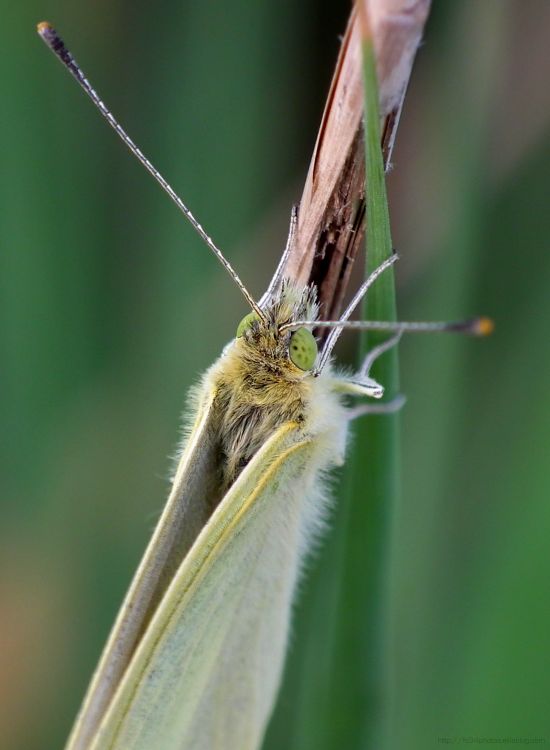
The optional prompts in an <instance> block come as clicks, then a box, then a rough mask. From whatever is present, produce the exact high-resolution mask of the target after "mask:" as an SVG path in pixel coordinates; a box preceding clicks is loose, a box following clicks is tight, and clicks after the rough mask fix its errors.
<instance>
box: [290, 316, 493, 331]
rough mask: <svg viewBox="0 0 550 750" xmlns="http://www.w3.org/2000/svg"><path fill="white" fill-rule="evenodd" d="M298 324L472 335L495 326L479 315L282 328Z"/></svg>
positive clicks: (323, 322) (321, 322)
mask: <svg viewBox="0 0 550 750" xmlns="http://www.w3.org/2000/svg"><path fill="white" fill-rule="evenodd" d="M296 326H315V327H316V328H336V329H343V328H353V329H355V330H356V331H383V332H387V333H466V334H470V335H471V336H489V335H490V334H491V333H492V332H493V330H494V327H495V324H494V323H493V321H492V320H491V318H486V317H479V318H470V319H469V320H457V321H448V320H441V321H433V322H432V321H428V322H424V321H385V320H294V321H292V323H286V324H285V325H284V326H281V330H283V329H286V328H295V327H296Z"/></svg>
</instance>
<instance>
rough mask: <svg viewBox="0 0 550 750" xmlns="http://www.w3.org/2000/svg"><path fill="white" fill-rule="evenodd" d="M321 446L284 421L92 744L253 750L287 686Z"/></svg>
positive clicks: (215, 523) (165, 610) (219, 520)
mask: <svg viewBox="0 0 550 750" xmlns="http://www.w3.org/2000/svg"><path fill="white" fill-rule="evenodd" d="M314 453H315V443H314V442H313V441H312V440H304V439H303V435H302V433H300V431H299V430H298V428H297V426H296V425H295V424H294V423H288V424H286V425H284V426H283V427H281V428H279V429H278V430H277V431H276V432H275V434H274V435H272V436H271V438H269V439H268V440H267V441H266V443H265V444H264V446H263V447H262V448H261V450H260V451H259V452H258V453H257V454H256V456H255V457H254V458H253V459H252V461H251V462H250V463H249V464H248V466H247V467H246V468H245V469H244V471H243V472H242V473H241V475H240V476H239V478H238V479H237V481H236V482H235V483H234V485H233V486H232V487H231V489H230V490H229V491H228V493H227V494H226V495H225V497H224V498H223V500H222V502H221V503H220V504H219V506H218V507H217V509H216V510H215V512H214V513H213V515H212V516H211V518H210V520H209V521H208V523H207V525H206V526H205V528H204V529H203V530H202V532H201V533H200V535H199V536H198V538H197V540H196V542H195V544H194V545H193V547H192V549H191V551H190V553H189V554H188V555H187V557H186V559H185V560H184V561H183V563H182V564H181V565H180V567H179V569H178V571H177V573H176V575H175V577H174V579H173V581H172V583H171V584H170V586H169V588H168V590H167V592H166V594H165V596H164V598H163V600H162V601H161V603H160V605H159V607H158V610H157V612H156V613H155V615H154V617H153V619H152V621H151V623H150V625H149V627H148V629H147V631H146V633H145V634H144V636H143V638H142V639H141V642H140V644H139V647H138V648H137V650H136V653H135V654H134V656H133V658H132V661H131V663H130V665H129V668H128V670H127V672H126V674H125V675H124V678H123V680H122V682H121V685H120V687H119V689H118V691H117V693H116V695H115V696H114V699H113V701H112V703H111V705H110V708H109V710H108V712H107V714H106V716H105V719H104V721H103V722H102V724H101V727H100V729H99V732H98V734H97V736H96V737H95V741H94V742H93V744H92V747H93V749H94V750H105V749H106V748H112V749H113V750H115V749H116V750H123V749H124V750H150V749H151V748H153V747H154V748H158V749H162V750H168V749H170V750H171V749H172V748H174V750H175V749H176V748H177V749H178V750H184V749H189V750H191V749H192V750H211V749H212V748H223V749H224V750H225V749H227V750H235V748H239V750H244V749H245V748H256V747H257V746H258V745H259V743H260V742H261V738H262V736H263V732H264V729H265V725H266V722H267V720H268V718H269V714H270V712H271V708H272V705H273V703H274V700H275V695H276V691H277V688H278V684H279V680H280V675H281V669H282V664H283V659H284V650H285V644H286V640H287V633H288V620H289V615H290V608H291V599H292V592H293V589H294V584H295V580H296V575H297V571H298V568H299V560H298V557H299V550H300V547H301V543H300V538H299V537H300V521H301V517H302V516H303V512H304V507H303V506H304V502H305V496H306V495H307V493H311V492H312V491H315V478H316V471H315V470H314V467H315V463H316V462H315V461H314V460H313V461H312V456H313V454H314Z"/></svg>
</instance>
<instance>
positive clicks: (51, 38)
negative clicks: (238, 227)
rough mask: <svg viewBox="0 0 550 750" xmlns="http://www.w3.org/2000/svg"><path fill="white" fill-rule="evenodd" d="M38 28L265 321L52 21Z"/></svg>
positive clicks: (234, 273)
mask: <svg viewBox="0 0 550 750" xmlns="http://www.w3.org/2000/svg"><path fill="white" fill-rule="evenodd" d="M37 31H38V34H39V35H40V36H41V37H42V39H43V40H44V42H45V43H46V44H47V46H48V47H49V48H50V49H51V51H52V52H53V53H54V55H55V56H56V57H57V58H58V59H59V60H60V61H61V62H62V63H63V65H64V66H65V67H66V68H67V70H68V71H69V72H70V73H71V75H72V76H73V78H74V79H75V80H76V82H77V83H78V84H79V86H80V87H81V88H82V89H83V90H84V91H85V92H86V94H87V95H88V96H89V97H90V99H91V100H92V102H93V103H94V104H95V106H96V107H97V109H98V110H99V111H100V113H101V114H102V115H103V117H104V118H105V119H106V120H107V122H108V123H109V125H110V126H111V127H112V128H113V130H114V131H115V133H116V134H117V135H118V137H119V138H120V139H121V140H122V141H123V142H124V144H125V145H126V146H127V147H128V149H129V150H130V151H131V153H132V154H133V155H134V156H135V157H136V159H137V160H138V161H139V162H140V163H141V164H143V166H144V167H145V169H146V170H147V171H148V172H149V174H151V175H152V176H153V177H154V178H155V180H156V181H157V182H158V184H159V185H160V186H161V188H162V189H163V190H164V192H165V193H167V194H168V195H169V196H170V198H171V199H172V201H173V202H174V203H175V204H176V206H177V207H178V208H179V210H180V211H181V213H182V214H183V215H184V216H185V218H186V219H187V221H188V222H189V223H190V224H191V226H192V227H193V228H194V230H195V231H196V232H197V234H198V235H199V236H200V237H201V239H202V240H203V241H204V242H205V243H206V244H207V245H208V247H209V248H210V250H211V251H212V252H213V253H214V255H215V256H216V258H217V259H218V260H219V261H220V263H221V264H222V266H223V267H224V268H225V270H226V271H227V273H228V274H229V275H230V276H231V278H232V279H233V281H234V282H235V284H236V285H237V286H238V287H239V289H240V290H241V292H242V294H243V296H244V297H245V299H246V301H247V302H248V304H249V305H250V307H251V308H252V309H253V310H254V312H255V313H256V315H258V317H259V318H260V319H261V320H265V315H264V313H263V311H262V309H261V308H260V306H259V305H258V304H257V302H256V301H255V300H254V298H253V297H252V295H251V294H250V292H249V291H248V290H247V288H246V287H245V285H244V284H243V282H242V281H241V279H240V278H239V276H238V274H237V273H236V271H235V270H234V268H233V266H232V265H231V264H230V263H229V261H228V260H227V258H226V257H225V256H224V254H223V253H222V251H221V250H220V249H219V248H218V247H217V246H216V245H215V244H214V242H213V241H212V239H211V238H210V237H209V236H208V234H207V233H206V232H205V231H204V229H203V228H202V226H201V225H200V224H199V222H198V221H197V220H196V219H195V217H194V216H193V214H192V213H191V211H190V210H189V209H188V208H187V206H186V205H185V203H184V202H183V201H182V200H181V198H180V197H179V196H178V195H177V193H176V192H175V190H174V189H173V188H172V187H171V186H170V185H169V183H168V182H167V181H166V180H165V179H164V177H163V176H162V175H161V174H160V172H159V171H158V170H157V169H156V168H155V167H154V166H153V165H152V164H151V162H150V161H149V159H148V158H147V157H146V156H145V154H144V153H143V152H142V151H141V150H140V149H139V148H138V147H137V146H136V144H135V143H134V141H133V140H132V139H131V138H130V136H129V135H128V134H127V133H126V131H125V130H124V129H123V128H122V127H121V126H120V125H119V123H118V122H117V120H116V119H115V117H114V116H113V114H112V113H111V111H110V110H109V109H108V108H107V107H106V105H105V104H104V103H103V101H102V99H101V98H100V97H99V95H98V94H97V92H96V91H95V89H94V88H93V87H92V85H91V84H90V82H89V81H88V79H87V78H86V76H85V75H84V73H83V71H82V69H81V68H80V66H79V65H78V63H77V62H76V60H75V59H74V57H73V56H72V54H71V53H70V52H69V50H68V49H67V47H66V46H65V43H64V42H63V40H62V39H61V37H60V36H59V34H58V33H57V31H56V30H55V29H54V28H53V27H52V26H51V24H49V23H47V22H46V21H42V22H41V23H39V24H38V26H37Z"/></svg>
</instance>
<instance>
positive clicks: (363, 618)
mask: <svg viewBox="0 0 550 750" xmlns="http://www.w3.org/2000/svg"><path fill="white" fill-rule="evenodd" d="M365 67H366V71H365V88H366V96H365V100H366V117H365V154H366V183H367V193H366V195H367V234H366V237H367V247H368V253H367V260H368V263H367V273H368V272H370V271H371V270H373V269H374V268H375V267H377V266H378V265H379V264H380V263H381V262H382V261H383V260H384V259H385V258H387V257H388V255H390V254H391V252H392V245H391V237H390V230H389V218H388V206H387V199H386V191H385V176H384V167H383V163H382V152H381V148H380V125H379V113H378V86H377V82H376V73H375V67H374V57H373V53H372V50H371V49H366V50H365ZM362 316H363V317H365V318H369V319H370V318H372V319H376V318H378V319H380V320H381V319H384V320H393V319H394V318H395V292H394V284H393V272H392V270H391V269H389V270H388V271H386V272H385V273H384V274H383V275H382V277H381V278H380V279H378V280H377V282H376V284H375V285H374V287H373V288H372V289H370V290H369V298H368V300H367V303H366V305H364V310H363V313H362ZM350 335H351V334H350ZM379 340H380V335H378V336H377V335H370V334H369V336H368V339H367V337H363V338H362V340H361V358H362V357H363V356H364V353H365V352H366V351H367V349H368V348H370V347H371V346H372V345H374V344H375V343H376V342H377V341H379ZM373 375H374V377H376V378H377V379H378V380H379V382H381V383H382V384H383V385H384V386H385V388H386V394H387V396H386V400H391V398H393V396H394V395H395V394H396V393H397V390H398V382H397V357H396V353H395V350H393V351H391V352H388V353H386V354H384V355H383V357H382V358H381V360H380V361H379V362H377V363H376V365H375V367H374V368H373ZM354 432H355V433H356V435H355V440H354V443H355V445H354V450H353V451H352V455H351V456H350V461H351V466H350V471H349V472H348V473H347V474H346V476H345V477H343V481H344V488H343V490H342V492H341V493H340V498H339V500H338V504H337V506H336V508H335V514H334V529H333V533H332V535H331V537H330V539H328V540H327V542H326V544H325V545H324V548H323V550H322V551H321V555H320V560H319V561H318V563H317V565H316V570H315V571H312V575H313V578H314V579H315V580H314V581H313V582H312V583H311V584H310V586H309V587H308V592H309V596H308V601H307V602H305V603H304V602H302V603H301V606H302V608H303V615H302V617H305V624H304V623H303V622H302V620H299V622H298V626H299V627H300V626H303V631H302V630H301V629H300V632H299V633H297V636H303V637H299V638H298V640H300V642H301V646H302V647H303V651H302V652H301V653H300V654H297V653H296V652H293V651H292V650H291V654H290V660H289V661H290V663H289V664H287V670H289V671H290V672H291V674H292V681H291V684H292V689H293V690H292V693H291V694H288V693H287V695H286V704H285V706H286V709H285V712H284V716H285V721H284V722H282V721H281V720H280V714H279V715H278V716H277V719H278V721H277V720H276V722H275V724H274V725H273V726H272V727H271V732H270V733H269V736H268V739H267V742H266V743H265V746H264V747H265V750H271V749H272V748H277V747H281V745H282V743H283V742H284V746H285V747H287V748H289V750H340V748H342V747H346V748H349V749H350V750H357V748H367V747H369V748H370V747H376V745H374V744H372V743H371V739H370V738H371V737H372V735H373V734H374V728H373V724H374V716H375V715H377V714H378V713H379V704H380V693H381V687H380V686H381V683H382V681H383V678H382V677H381V675H382V668H381V664H380V662H379V656H380V643H381V639H380V637H379V632H378V631H379V623H380V620H381V612H382V611H383V602H382V600H381V599H382V596H381V588H382V587H381V580H382V575H381V567H382V565H383V556H384V554H385V549H386V539H387V521H388V516H389V512H391V509H392V508H393V505H394V503H395V500H396V495H397V484H398V481H397V475H398V470H397V455H396V454H397V418H396V416H395V415H387V416H380V417H378V416H368V417H365V418H363V419H360V420H358V421H357V423H356V424H355V425H354ZM306 632H307V633H309V635H308V636H307V637H305V636H304V633H306ZM290 707H292V708H290Z"/></svg>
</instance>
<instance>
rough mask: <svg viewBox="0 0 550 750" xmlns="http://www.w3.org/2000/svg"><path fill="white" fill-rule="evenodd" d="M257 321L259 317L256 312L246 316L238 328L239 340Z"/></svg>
mask: <svg viewBox="0 0 550 750" xmlns="http://www.w3.org/2000/svg"><path fill="white" fill-rule="evenodd" d="M256 320H258V316H257V314H256V313H255V312H249V313H248V315H245V316H244V318H243V319H242V320H241V322H240V323H239V325H238V327H237V338H240V337H241V336H242V335H243V333H244V332H245V331H246V329H247V328H250V326H251V325H252V323H254V321H256Z"/></svg>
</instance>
